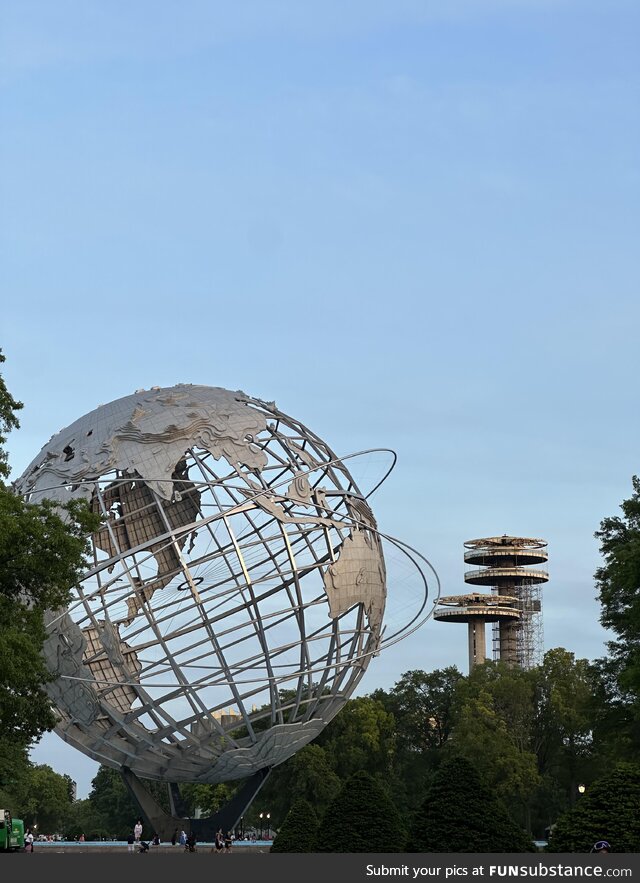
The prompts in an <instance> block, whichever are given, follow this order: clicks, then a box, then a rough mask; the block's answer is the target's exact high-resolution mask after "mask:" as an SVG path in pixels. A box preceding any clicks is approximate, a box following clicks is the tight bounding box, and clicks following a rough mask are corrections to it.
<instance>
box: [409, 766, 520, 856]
mask: <svg viewBox="0 0 640 883" xmlns="http://www.w3.org/2000/svg"><path fill="white" fill-rule="evenodd" d="M406 851H407V852H535V846H534V844H533V841H532V839H531V837H530V836H529V835H528V834H527V832H526V831H525V830H524V829H523V828H520V827H519V826H518V825H516V824H515V823H514V822H513V821H512V820H511V819H510V818H509V816H508V814H507V811H506V809H505V808H504V806H503V804H502V803H501V802H500V800H498V798H497V797H496V796H495V795H494V794H493V792H492V791H491V790H490V789H489V787H488V786H487V785H486V784H485V782H484V780H483V779H481V778H480V776H479V775H478V772H477V770H476V768H475V767H474V766H473V764H472V763H470V762H469V761H468V760H466V759H465V758H463V757H450V758H448V759H447V760H445V761H443V762H442V763H441V764H440V766H439V768H438V770H437V771H436V773H435V775H434V777H433V780H432V782H431V785H430V787H429V789H428V791H427V795H426V798H425V800H424V803H423V804H422V806H421V808H420V809H419V810H418V812H417V813H416V815H415V818H414V821H413V826H412V831H411V836H410V838H409V841H408V843H407V850H406Z"/></svg>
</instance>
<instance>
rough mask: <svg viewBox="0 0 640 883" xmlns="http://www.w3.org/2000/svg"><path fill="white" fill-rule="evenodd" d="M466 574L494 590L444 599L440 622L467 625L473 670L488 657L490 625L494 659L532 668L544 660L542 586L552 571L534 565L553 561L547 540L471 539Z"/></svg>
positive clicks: (476, 583)
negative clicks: (488, 631)
mask: <svg viewBox="0 0 640 883" xmlns="http://www.w3.org/2000/svg"><path fill="white" fill-rule="evenodd" d="M464 547H465V553H464V560H465V563H466V564H467V565H469V569H468V570H467V571H466V573H465V575H464V579H465V582H466V583H467V584H468V585H471V586H482V587H486V588H489V589H490V590H491V591H490V593H489V592H474V593H472V594H468V595H455V596H449V597H445V598H440V600H439V602H438V607H437V608H436V611H435V613H434V619H437V620H439V621H440V622H466V623H467V624H468V633H469V671H471V669H472V668H473V666H474V665H476V664H478V663H480V662H484V660H485V659H486V636H485V624H486V623H487V622H490V623H492V631H493V659H494V660H498V659H500V660H502V661H503V662H506V663H508V664H509V665H519V666H520V667H521V668H532V667H533V666H534V665H538V664H539V663H540V662H541V661H542V649H543V648H542V640H543V635H542V604H541V586H542V584H543V583H546V582H547V581H548V579H549V574H548V573H547V571H546V570H542V569H540V568H539V567H532V566H531V565H535V564H544V563H545V562H546V561H547V560H548V557H549V556H548V554H547V544H546V542H545V541H544V540H536V539H530V538H527V537H510V536H507V535H506V534H504V535H503V536H501V537H485V538H484V539H478V540H468V541H467V542H466V543H465V544H464Z"/></svg>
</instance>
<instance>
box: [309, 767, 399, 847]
mask: <svg viewBox="0 0 640 883" xmlns="http://www.w3.org/2000/svg"><path fill="white" fill-rule="evenodd" d="M406 836H407V833H406V830H405V827H404V825H403V823H402V820H401V818H400V814H399V813H398V810H397V809H396V807H395V805H394V804H393V802H392V801H391V798H390V797H389V795H388V794H387V792H386V791H385V789H384V788H383V787H382V786H381V785H380V784H379V782H378V781H377V780H376V779H374V778H373V776H371V775H369V773H367V772H365V771H364V770H361V771H360V772H357V773H354V774H353V775H352V776H350V777H349V778H348V779H347V781H346V782H345V783H344V785H343V786H342V788H341V789H340V792H339V794H338V795H337V797H336V798H335V799H334V800H333V801H332V802H331V804H330V805H329V807H328V809H327V811H326V813H325V814H324V817H323V819H322V822H321V823H320V827H319V829H318V843H317V846H316V852H402V851H403V848H404V842H405V840H406Z"/></svg>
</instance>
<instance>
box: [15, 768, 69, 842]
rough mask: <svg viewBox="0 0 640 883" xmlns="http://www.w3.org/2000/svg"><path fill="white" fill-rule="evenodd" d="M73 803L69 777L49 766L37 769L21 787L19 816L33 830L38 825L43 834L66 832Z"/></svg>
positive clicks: (18, 804)
mask: <svg viewBox="0 0 640 883" xmlns="http://www.w3.org/2000/svg"><path fill="white" fill-rule="evenodd" d="M71 803H72V800H71V796H70V794H69V783H68V780H67V777H66V776H61V775H59V774H58V773H56V772H54V771H53V770H52V769H51V767H50V766H48V765H46V764H42V765H36V766H32V767H31V769H30V771H29V775H28V777H27V778H26V779H24V780H23V781H22V783H21V787H20V789H19V793H18V795H17V805H16V807H15V814H16V815H20V816H21V817H22V818H23V819H24V822H25V824H26V825H29V826H30V827H34V826H35V825H37V826H38V831H39V832H40V833H41V834H55V833H60V832H61V831H62V829H63V828H64V826H65V824H66V821H67V819H68V816H69V810H70V808H71Z"/></svg>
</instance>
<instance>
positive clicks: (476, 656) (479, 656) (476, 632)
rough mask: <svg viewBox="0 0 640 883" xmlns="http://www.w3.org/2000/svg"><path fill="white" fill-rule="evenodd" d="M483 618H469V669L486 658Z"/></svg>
mask: <svg viewBox="0 0 640 883" xmlns="http://www.w3.org/2000/svg"><path fill="white" fill-rule="evenodd" d="M485 631H486V630H485V621H484V619H470V620H469V671H471V669H472V668H473V666H474V665H480V663H482V662H484V661H485V659H486V658H487V643H486V634H485Z"/></svg>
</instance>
